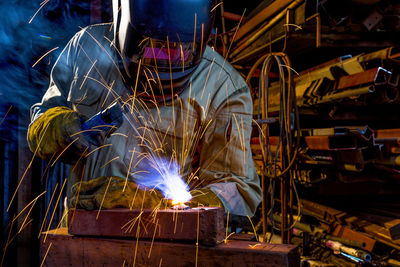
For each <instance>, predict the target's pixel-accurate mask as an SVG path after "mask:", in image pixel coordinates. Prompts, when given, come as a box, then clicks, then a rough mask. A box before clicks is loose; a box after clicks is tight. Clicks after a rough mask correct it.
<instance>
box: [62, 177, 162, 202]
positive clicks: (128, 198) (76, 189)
mask: <svg viewBox="0 0 400 267" xmlns="http://www.w3.org/2000/svg"><path fill="white" fill-rule="evenodd" d="M71 190H72V193H73V194H74V197H73V198H72V199H70V200H69V201H68V206H69V208H81V209H86V210H94V209H99V208H101V209H112V208H131V209H141V208H143V209H153V208H156V207H160V208H166V207H167V205H168V204H167V203H168V202H167V200H166V199H164V198H163V196H162V194H161V193H160V192H159V191H158V190H155V189H152V190H142V189H140V187H139V186H137V185H136V184H135V183H134V182H132V181H129V180H126V179H124V178H120V177H115V176H109V177H106V176H103V177H99V178H96V179H93V180H90V181H86V182H79V183H76V184H75V185H73V186H72V189H71Z"/></svg>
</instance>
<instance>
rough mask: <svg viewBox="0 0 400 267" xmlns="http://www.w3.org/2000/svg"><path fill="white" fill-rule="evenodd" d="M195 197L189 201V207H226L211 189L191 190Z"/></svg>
mask: <svg viewBox="0 0 400 267" xmlns="http://www.w3.org/2000/svg"><path fill="white" fill-rule="evenodd" d="M190 193H191V194H192V196H193V198H192V199H191V200H190V202H189V207H191V208H197V207H222V208H223V207H224V205H223V204H222V202H221V200H220V199H219V198H218V196H217V195H216V194H215V193H214V192H213V191H211V190H210V189H205V188H202V189H196V190H193V191H191V192H190Z"/></svg>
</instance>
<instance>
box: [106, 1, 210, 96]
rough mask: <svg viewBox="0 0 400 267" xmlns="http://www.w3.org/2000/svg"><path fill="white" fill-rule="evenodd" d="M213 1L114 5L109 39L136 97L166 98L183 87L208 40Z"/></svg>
mask: <svg viewBox="0 0 400 267" xmlns="http://www.w3.org/2000/svg"><path fill="white" fill-rule="evenodd" d="M214 7H215V0H113V17H114V38H115V39H114V40H115V45H116V49H117V50H118V51H119V53H120V56H121V59H122V65H123V69H122V70H123V73H125V75H126V76H127V80H128V81H129V85H130V86H135V88H136V89H135V90H137V91H138V94H137V95H138V96H139V97H140V96H142V97H144V98H146V96H147V97H149V98H150V99H154V97H155V98H156V100H157V101H159V100H160V99H164V100H165V99H167V100H168V99H171V98H172V97H174V96H175V95H178V94H180V93H181V92H182V91H183V90H184V89H185V88H186V87H187V85H188V81H189V78H190V76H191V74H192V73H193V72H194V70H195V69H196V67H197V66H198V64H199V63H200V60H201V57H202V54H203V52H204V49H205V47H206V45H207V41H208V38H209V36H210V33H211V30H212V26H213V21H214V11H213V8H214Z"/></svg>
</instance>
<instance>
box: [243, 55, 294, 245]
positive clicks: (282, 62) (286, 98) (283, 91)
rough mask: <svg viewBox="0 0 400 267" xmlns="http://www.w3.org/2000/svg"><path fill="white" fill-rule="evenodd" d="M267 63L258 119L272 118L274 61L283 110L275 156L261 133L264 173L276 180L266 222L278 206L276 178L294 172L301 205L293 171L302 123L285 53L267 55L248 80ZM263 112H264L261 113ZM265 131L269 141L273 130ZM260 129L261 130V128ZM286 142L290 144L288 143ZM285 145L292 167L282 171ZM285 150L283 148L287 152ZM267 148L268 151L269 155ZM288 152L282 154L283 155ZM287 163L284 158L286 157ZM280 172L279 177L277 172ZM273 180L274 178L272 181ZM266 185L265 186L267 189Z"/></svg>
mask: <svg viewBox="0 0 400 267" xmlns="http://www.w3.org/2000/svg"><path fill="white" fill-rule="evenodd" d="M262 61H263V66H262V69H261V73H260V80H259V99H260V101H259V106H258V114H257V118H258V119H260V117H261V114H262V116H263V119H267V118H268V96H269V95H268V89H269V84H270V81H269V77H268V74H269V72H270V70H271V68H272V65H273V63H274V62H276V63H277V64H278V70H279V85H280V103H281V105H280V109H279V139H278V144H277V148H276V152H275V155H273V153H272V152H271V149H270V146H268V145H266V144H265V142H264V138H262V137H261V134H260V136H259V137H260V140H261V143H262V152H263V162H264V172H265V170H267V172H268V173H264V175H266V176H267V177H271V178H272V181H270V184H269V187H268V194H270V195H271V208H270V209H269V211H268V212H265V211H263V214H265V215H264V216H263V217H264V218H263V219H264V220H265V219H266V218H267V217H270V216H271V215H272V210H273V208H274V205H275V203H274V202H275V201H274V191H275V182H276V178H278V177H282V176H283V175H285V174H286V173H287V172H290V179H291V184H292V186H293V191H294V193H295V197H296V200H297V202H298V203H299V195H298V192H297V188H296V184H295V182H294V178H293V173H292V172H291V169H292V166H293V164H294V162H295V159H296V157H297V152H298V148H299V144H300V134H299V130H300V123H299V113H298V108H297V100H296V94H295V88H294V81H293V75H292V71H293V70H292V69H291V67H290V60H289V58H288V57H287V56H286V55H285V54H283V53H272V54H268V55H266V56H263V57H262V58H260V59H259V60H257V62H256V63H255V64H254V66H253V67H252V69H250V72H249V74H248V76H247V79H246V80H247V81H249V79H250V77H251V75H252V73H253V72H254V70H255V69H256V68H257V67H258V65H259V64H260V63H261V62H262ZM260 109H262V111H261V110H260ZM291 114H294V117H293V118H292V117H291ZM292 120H294V122H295V127H294V129H291V121H292ZM264 129H265V139H267V140H268V137H269V128H267V129H266V128H265V127H262V130H264ZM259 130H260V129H259ZM293 132H295V133H296V142H295V144H293V142H292V139H293V135H292V133H293ZM284 140H285V141H286V142H284ZM282 143H284V144H285V148H286V151H287V152H288V153H285V154H286V155H287V161H288V162H289V164H288V165H287V166H285V169H284V170H283V171H282V170H281V168H280V166H279V165H278V164H277V161H278V153H279V151H280V150H281V149H280V146H281V145H283V144H282ZM285 148H284V147H282V149H285ZM265 149H266V150H267V151H266V153H265ZM283 154H284V153H282V156H283ZM282 160H283V158H282ZM268 166H269V167H268ZM271 169H272V171H273V174H272V175H271V173H270V171H268V170H271ZM278 170H279V174H278V173H277V171H278ZM270 180H271V179H270ZM264 183H265V181H264ZM265 187H266V186H264V188H265ZM300 214H301V212H300V209H298V216H297V217H296V220H295V222H293V223H292V225H291V226H290V227H288V228H286V229H284V231H288V230H290V229H292V228H293V227H294V225H295V224H296V223H297V221H298V220H299V218H300ZM270 221H271V222H272V231H271V233H272V232H273V230H274V228H275V227H274V223H273V220H270ZM272 235H273V233H272V234H271V236H270V239H271V238H272Z"/></svg>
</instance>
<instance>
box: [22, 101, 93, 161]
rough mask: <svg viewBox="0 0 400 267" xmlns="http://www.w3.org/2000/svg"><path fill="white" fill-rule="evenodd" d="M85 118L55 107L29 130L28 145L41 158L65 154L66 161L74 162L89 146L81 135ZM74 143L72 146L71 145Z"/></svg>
mask: <svg viewBox="0 0 400 267" xmlns="http://www.w3.org/2000/svg"><path fill="white" fill-rule="evenodd" d="M82 121H83V118H81V116H80V115H79V114H78V113H77V112H75V111H73V110H71V109H69V108H67V107H54V108H51V109H49V110H47V111H46V112H45V113H43V114H42V115H41V116H40V117H39V118H37V119H36V121H34V122H33V123H32V125H31V126H30V127H29V129H28V144H29V148H30V149H31V151H32V152H35V151H37V152H36V154H37V155H38V156H39V157H41V158H44V159H45V158H48V157H50V156H52V155H53V154H54V153H61V152H62V151H63V150H64V149H65V148H66V147H67V146H69V148H68V149H67V150H66V151H64V152H63V157H62V159H63V160H64V161H67V162H68V161H69V162H74V161H76V160H77V159H78V158H79V156H80V155H81V154H82V153H83V152H84V151H85V149H86V148H87V147H88V146H89V143H88V142H87V140H86V139H85V138H84V137H83V135H80V134H79V133H80V132H81V131H82V128H81V125H82ZM71 143H72V144H71Z"/></svg>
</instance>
